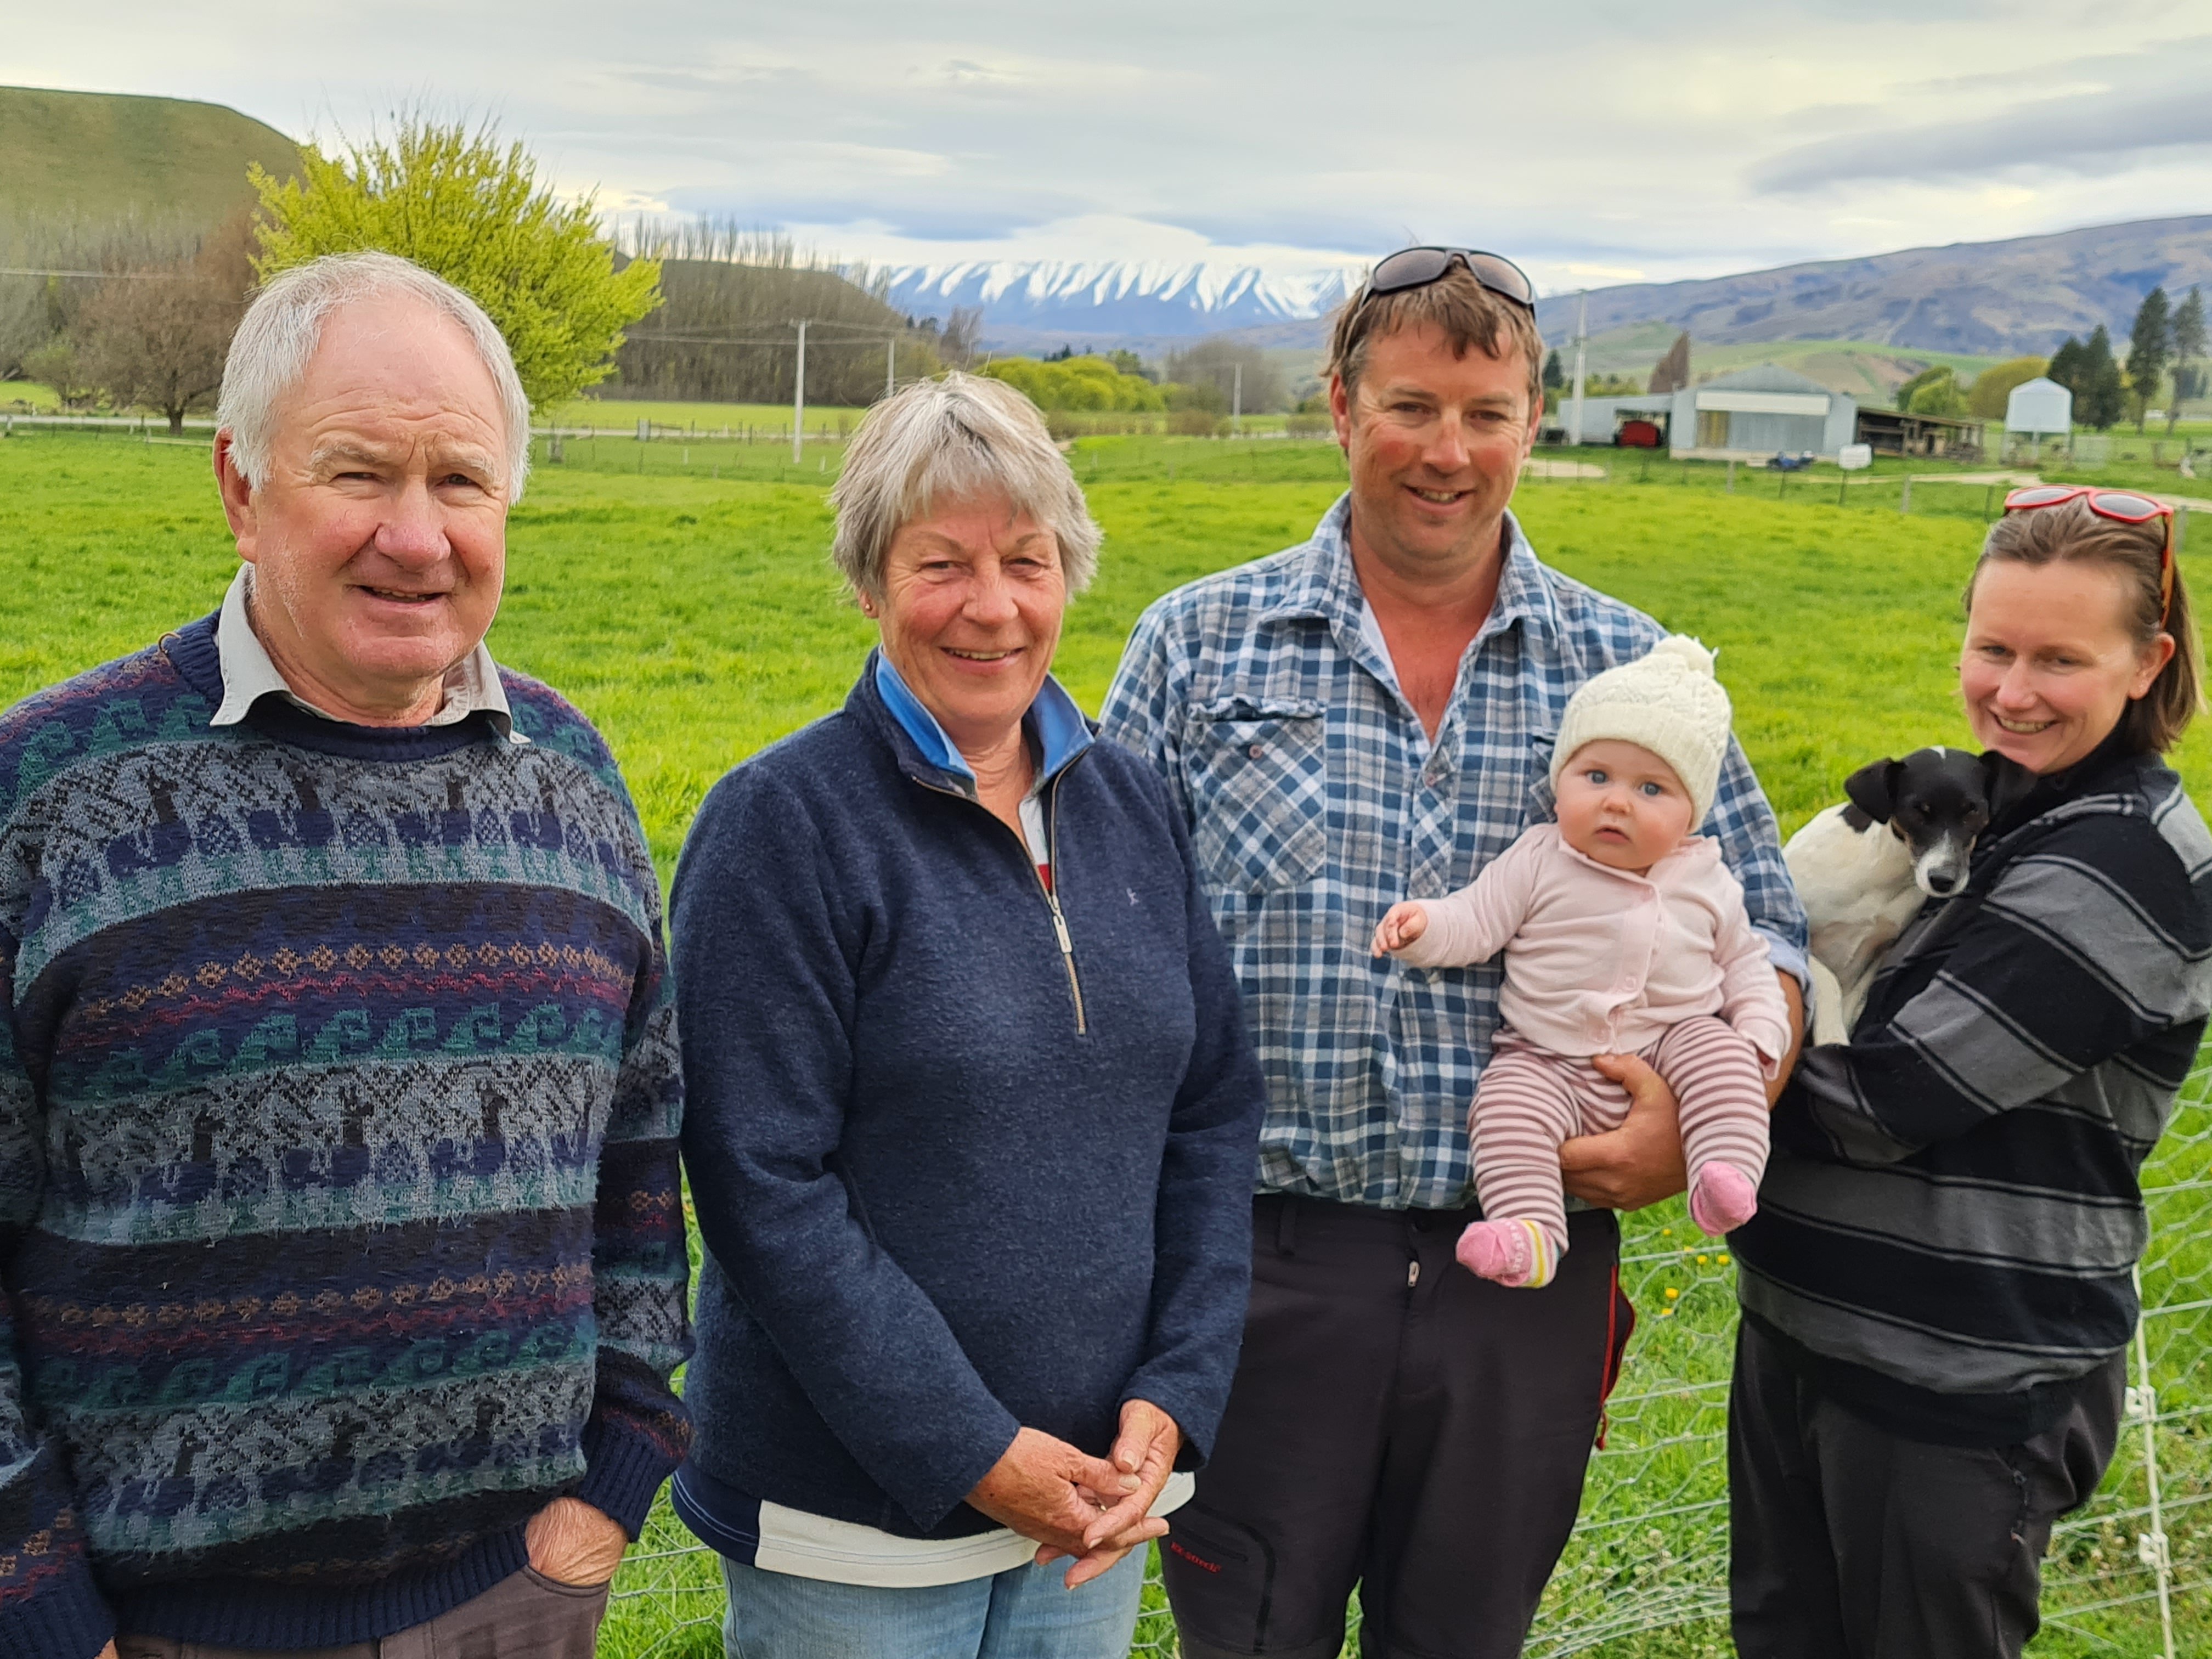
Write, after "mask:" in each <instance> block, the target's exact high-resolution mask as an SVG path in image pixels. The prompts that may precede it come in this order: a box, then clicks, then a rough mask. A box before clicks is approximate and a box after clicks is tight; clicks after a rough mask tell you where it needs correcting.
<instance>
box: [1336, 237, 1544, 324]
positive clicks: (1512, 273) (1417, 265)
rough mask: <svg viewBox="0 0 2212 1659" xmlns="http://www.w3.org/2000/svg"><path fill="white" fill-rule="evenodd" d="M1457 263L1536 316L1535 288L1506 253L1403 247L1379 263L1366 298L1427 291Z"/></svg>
mask: <svg viewBox="0 0 2212 1659" xmlns="http://www.w3.org/2000/svg"><path fill="white" fill-rule="evenodd" d="M1455 259H1456V260H1458V261H1459V263H1460V264H1462V265H1465V266H1466V267H1467V272H1468V276H1472V277H1474V280H1475V281H1476V282H1478V283H1481V284H1482V285H1483V287H1485V288H1486V289H1489V290H1490V291H1491V292H1492V294H1495V295H1498V296H1499V297H1500V298H1502V299H1507V300H1510V301H1513V303H1514V304H1515V305H1516V306H1519V307H1521V308H1522V310H1524V311H1526V312H1528V313H1530V314H1532V315H1533V314H1534V312H1535V309H1536V285H1535V284H1534V283H1532V282H1530V281H1529V280H1528V272H1526V271H1524V270H1522V269H1521V267H1520V266H1518V265H1516V264H1514V263H1513V261H1512V260H1510V259H1509V258H1505V257H1504V255H1503V254H1498V253H1485V252H1482V250H1481V249H1480V248H1472V247H1407V248H1400V249H1399V250H1398V252H1395V253H1393V254H1391V255H1390V256H1389V258H1385V259H1384V260H1383V261H1382V262H1381V263H1380V264H1377V265H1376V267H1375V269H1374V270H1373V272H1372V273H1370V275H1369V276H1368V278H1367V295H1366V298H1367V299H1370V300H1371V299H1373V298H1374V297H1375V296H1376V295H1378V294H1403V293H1404V292H1405V291H1406V290H1407V289H1410V288H1426V287H1427V286H1428V285H1429V284H1430V283H1433V282H1435V281H1437V279H1438V278H1440V277H1441V276H1443V274H1444V272H1446V271H1447V270H1450V269H1451V267H1452V261H1453V260H1455Z"/></svg>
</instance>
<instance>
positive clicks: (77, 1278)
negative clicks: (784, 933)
mask: <svg viewBox="0 0 2212 1659" xmlns="http://www.w3.org/2000/svg"><path fill="white" fill-rule="evenodd" d="M528 412H529V411H528V406H527V404H526V401H525V399H524V398H523V395H522V392H521V387H520V383H519V382H518V380H516V378H515V373H514V366H513V360H512V359H511V357H510V356H509V355H508V352H507V346H506V344H505V343H504V342H503V341H502V340H501V337H500V336H499V332H498V331H497V330H496V329H495V327H494V326H493V325H492V324H491V322H490V320H489V319H488V318H487V317H485V315H484V314H483V312H482V311H481V310H479V309H478V308H477V306H476V305H475V304H474V303H473V302H472V301H470V300H469V299H468V298H467V297H466V296H465V295H462V294H461V293H460V292H459V291H458V290H457V289H453V288H452V287H450V286H448V285H447V284H446V283H442V282H441V281H439V280H438V279H436V278H435V277H433V276H430V275H428V273H427V272H424V271H422V270H419V269H417V268H416V267H415V266H413V265H410V264H407V263H406V262H404V261H403V260H399V259H395V258H391V257H389V256H387V255H381V254H362V255H354V256H348V257H345V258H330V259H323V260H319V261H317V262H315V263H314V264H309V265H307V266H304V267H301V268H300V269H297V270H292V271H289V272H288V273H286V274H284V275H283V276H279V277H277V278H276V280H275V281H274V282H272V283H270V285H269V286H268V288H267V289H265V290H264V292H263V293H262V295H260V297H259V298H258V300H257V301H255V303H254V305H253V307H252V310H251V311H250V312H249V313H248V314H247V316H246V320H245V322H244V323H243V324H242V325H240V329H239V331H238V336H237V338H236V339H235V341H234V343H233V345H232V348H231V354H230V360H229V364H228V369H227V372H226V374H225V376H224V381H223V393H222V417H221V426H222V429H221V431H220V432H219V434H218V435H217V438H216V449H215V464H216V477H217V480H218V483H220V485H221V488H222V501H223V507H224V510H225V511H226V513H228V516H229V520H230V526H231V529H232V531H233V532H234V534H235V535H236V537H237V541H238V549H239V552H240V555H241V556H242V557H243V558H244V560H245V561H246V563H245V568H242V569H241V570H240V573H239V574H238V578H237V580H235V581H234V583H233V585H232V586H231V588H230V592H229V593H228V597H227V598H226V599H224V601H223V605H222V609H221V611H219V612H218V613H216V615H214V616H210V617H203V618H201V619H200V620H199V621H197V622H194V623H188V624H186V625H185V626H184V627H182V628H180V629H178V630H177V631H176V632H174V633H172V634H168V635H164V636H163V637H162V638H161V641H159V642H158V643H156V644H155V645H152V646H149V647H147V648H146V649H144V650H143V651H140V652H138V653H136V654H135V655H132V656H129V657H125V658H124V659H121V660H119V661H117V662H113V663H110V664H108V665H106V666H104V667H100V668H96V669H94V670H93V671H90V672H89V673H87V674H83V675H81V676H79V677H78V678H76V679H74V680H71V681H70V682H68V683H67V684H64V685H61V686H58V687H56V688H55V689H53V690H49V691H46V692H42V693H40V695H39V696H34V697H32V698H30V699H28V700H27V701H26V702H22V703H21V704H19V705H18V706H17V707H16V708H15V709H14V710H13V711H11V712H10V713H9V714H7V716H6V717H5V718H4V720H0V787H4V791H5V793H4V796H0V801H4V812H5V816H4V817H3V818H0V967H4V969H5V970H6V974H7V979H6V986H7V990H8V998H7V1004H6V1009H5V1012H6V1017H7V1018H6V1021H5V1024H4V1027H0V1031H4V1036H5V1039H6V1043H7V1047H6V1050H5V1053H4V1054H0V1183H4V1184H0V1221H4V1229H0V1251H4V1262H3V1263H0V1265H4V1272H5V1278H6V1284H7V1287H8V1290H9V1301H8V1304H7V1307H8V1311H9V1316H10V1317H9V1322H8V1323H7V1324H6V1325H5V1326H4V1327H0V1516H4V1518H0V1655H4V1656H8V1659H92V1656H94V1655H95V1654H109V1655H112V1654H116V1653H118V1651H119V1652H120V1654H121V1655H122V1656H124V1659H155V1656H163V1659H179V1656H184V1655H191V1656H194V1659H202V1656H210V1659H211V1656H219V1655H229V1654H232V1653H234V1652H236V1653H256V1654H265V1653H269V1652H271V1651H278V1652H288V1653H299V1654H319V1655H326V1656H329V1655H338V1654H344V1655H348V1656H362V1659H367V1656H372V1655H375V1656H383V1659H428V1656H432V1655H450V1654H465V1655H470V1656H480V1659H497V1656H507V1655H530V1656H534V1659H536V1656H556V1659H566V1656H581V1655H586V1654H588V1653H589V1652H590V1651H591V1650H592V1645H593V1643H594V1639H595V1637H596V1632H597V1629H598V1626H599V1619H600V1617H601V1614H602V1613H603V1612H604V1608H605V1594H606V1592H605V1585H606V1581H607V1580H608V1579H609V1578H610V1577H611V1576H612V1574H613V1572H614V1569H615V1566H616V1564H617V1562H618V1561H619V1560H620V1559H621V1556H622V1553H623V1547H624V1546H625V1544H626V1542H627V1541H628V1540H629V1539H630V1538H634V1537H635V1536H636V1534H637V1530H638V1528H639V1527H640V1525H641V1523H642V1522H643V1520H644V1518H645V1514H646V1510H647V1506H648V1505H649V1504H650V1503H651V1502H652V1499H653V1492H654V1491H655V1490H656V1488H658V1487H659V1485H660V1483H661V1481H662V1480H663V1479H664V1478H665V1475H666V1474H668V1472H669V1471H670V1470H671V1468H673V1467H674V1466H675V1464H676V1463H677V1462H678V1460H679V1459H680V1458H681V1456H682V1455H683V1452H684V1446H685V1443H686V1441H687V1438H688V1432H689V1430H688V1422H687V1419H686V1418H685V1416H684V1408H683V1407H682V1405H681V1404H680V1402H679V1401H678V1400H677V1399H676V1397H675V1396H674V1395H672V1394H671V1391H670V1389H669V1376H670V1373H671V1370H673V1368H674V1367H675V1366H676V1365H677V1364H678V1363H679V1362H680V1361H681V1360H682V1358H684V1355H685V1353H686V1352H688V1351H689V1346H690V1335H689V1330H688V1327H687V1324H686V1322H685V1316H684V1279H685V1273H686V1258H685V1253H684V1231H683V1218H682V1212H681V1206H680V1204H679V1201H678V1179H677V1153H676V1139H675V1138H676V1134H677V1131H678V1116H679V1113H680V1105H681V1091H680V1087H679V1083H678V1066H677V1048H676V1042H675V1032H674V1021H673V1015H672V1012H671V1006H672V1003H671V996H670V994H669V987H668V983H667V977H666V969H665V958H664V954H663V951H662V945H661V923H660V905H659V884H658V883H657V882H656V880H655V878H654V875H653V864H652V860H651V859H650V858H649V857H648V855H647V850H646V847H645V842H644V838H643V836H642V835H641V832H640V830H639V827H638V823H637V819H636V817H635V812H634V811H633V810H632V808H631V806H630V804H629V798H628V797H627V795H626V794H625V793H624V792H623V787H622V783H621V781H620V779H619V777H618V776H617V773H616V770H615V767H614V763H613V760H612V758H611V757H610V755H609V754H608V752H607V749H606V746H605V744H604V743H602V742H601V741H600V739H599V736H598V734H597V733H596V732H593V731H592V727H591V726H589V725H588V724H587V723H586V721H585V720H584V719H583V717H582V716H581V715H580V714H577V713H576V711H575V710H574V709H573V708H570V707H569V706H568V704H567V703H565V702H562V700H561V699H560V698H559V697H558V696H556V695H554V693H552V692H551V691H550V690H547V689H546V688H545V687H544V686H543V685H540V684H537V683H536V682H535V681H532V680H530V679H527V678H524V677H523V676H520V675H518V674H515V673H513V672H510V671H506V670H502V669H501V668H499V667H497V666H496V665H494V663H493V661H492V659H491V657H490V655H489V653H488V652H487V651H486V650H485V648H484V646H483V636H484V633H485V630H486V629H488V628H489V626H490V624H491V620H492V617H493V613H494V612H495V611H496V610H497V608H498V605H499V593H500V582H501V574H502V569H503V565H504V560H505V544H504V534H505V530H504V526H505V521H506V516H507V508H508V506H509V505H510V504H511V503H512V502H513V501H514V499H515V497H516V496H517V495H519V494H520V490H521V486H522V480H523V475H524V471H525V468H526V464H527V459H528V447H527V445H528ZM111 1638H113V1640H112V1642H111Z"/></svg>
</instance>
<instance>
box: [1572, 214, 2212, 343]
mask: <svg viewBox="0 0 2212 1659" xmlns="http://www.w3.org/2000/svg"><path fill="white" fill-rule="evenodd" d="M2160 283H2163V284H2164V285H2165V286H2166V290H2167V291H2168V292H2169V293H2172V292H2174V291H2176V290H2178V289H2187V288H2188V287H2189V286H2190V285H2191V283H2203V284H2205V285H2207V286H2212V216H2200V217H2197V218H2191V219H2146V220H2142V221H2139V222H2136V223H2134V224H2125V225H2097V226H2093V227H2091V228H2088V229H2086V230H2069V231H2063V232H2061V233H2060V234H2057V235H2054V236H2023V237H2019V238H2016V239H2015V240H2011V241H2006V242H1954V243H1953V244H1951V245H1950V246H1948V247H1923V248H1907V249H1905V251H1904V252H1899V253H1882V254H1876V255H1874V256H1872V257H1870V258H1863V259H1830V260H1824V261H1822V262H1820V263H1819V264H1802V265H1784V266H1782V267H1781V268H1779V269H1778V270H1754V271H1749V272H1747V273H1745V274H1744V275H1742V276H1717V277H1713V278H1711V279H1708V280H1706V281H1703V282H1694V283H1634V284H1631V285H1629V286H1626V287H1622V288H1604V289H1593V290H1592V291H1591V293H1590V295H1589V331H1590V333H1591V334H1592V335H1593V336H1595V335H1599V334H1604V333H1607V332H1610V331H1613V330H1615V329H1620V328H1626V327H1628V326H1631V325H1635V324H1638V323H1656V324H1659V325H1662V326H1663V327H1665V328H1667V329H1687V330H1689V331H1690V333H1691V336H1692V337H1693V338H1694V339H1696V340H1697V341H1698V342H1699V343H1700V344H1705V343H1711V344H1716V345H1726V344H1733V343H1739V342H1751V341H1778V340H1807V341H1810V340H1836V341H1852V342H1864V343H1867V344H1868V345H1869V346H1870V347H1873V348H1876V349H1879V348H1881V347H1891V348H1904V349H1917V350H1921V351H1934V352H1961V353H1970V354H1973V355H1977V356H1991V357H2008V356H2017V355H2020V354H2022V353H2029V352H2033V353H2037V354H2045V353H2048V352H2050V351H2051V349H2053V348H2054V347H2056V346H2057V344H2058V343H2059V342H2060V341H2061V340H2063V339H2064V338H2065V337H2066V336H2067V335H2069V334H2077V335H2086V334H2087V333H2088V332H2089V331H2090V330H2091V329H2093V328H2095V327H2096V326H2097V325H2099V324H2100V323H2102V324H2103V325H2105V326H2106V327H2107V328H2109V329H2111V330H2112V333H2113V335H2114V336H2115V337H2123V336H2124V335H2125V334H2126V333H2127V331H2128V325H2129V324H2130V321H2131V320H2132V319H2133V318H2134V316H2135V311H2136V306H2137V305H2138V304H2140V303H2141V302H2142V296H2143V295H2145V294H2148V292H2149V291H2150V290H2151V289H2153V288H2154V287H2157V286H2158V285H2160ZM1576 306H1577V298H1576V296H1575V295H1555V296H1553V297H1552V298H1550V299H1547V300H1545V301H1542V302H1541V303H1540V304H1539V306H1538V307H1537V321H1538V323H1539V325H1541V327H1542V329H1543V331H1544V336H1545V337H1546V338H1547V339H1550V340H1563V339H1566V338H1568V337H1571V335H1572V334H1573V332H1574V327H1575V310H1576Z"/></svg>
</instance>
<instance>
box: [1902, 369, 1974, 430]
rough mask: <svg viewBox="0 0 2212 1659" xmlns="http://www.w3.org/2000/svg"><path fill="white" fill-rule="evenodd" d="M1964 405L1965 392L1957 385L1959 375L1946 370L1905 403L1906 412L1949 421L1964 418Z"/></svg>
mask: <svg viewBox="0 0 2212 1659" xmlns="http://www.w3.org/2000/svg"><path fill="white" fill-rule="evenodd" d="M1966 407H1967V405H1966V393H1965V392H1963V391H1961V390H1960V387H1959V377H1958V376H1957V375H1955V374H1949V373H1948V372H1947V373H1945V374H1941V375H1938V376H1937V377H1936V379H1934V380H1929V382H1928V383H1927V384H1926V385H1924V386H1922V387H1921V388H1920V389H1919V390H1918V391H1917V392H1914V393H1913V394H1912V397H1911V399H1910V400H1909V401H1908V402H1907V403H1906V404H1905V412H1906V413H1907V414H1910V415H1937V416H1942V417H1943V418H1944V419H1945V420H1950V421H1959V420H1964V419H1965V418H1966Z"/></svg>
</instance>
